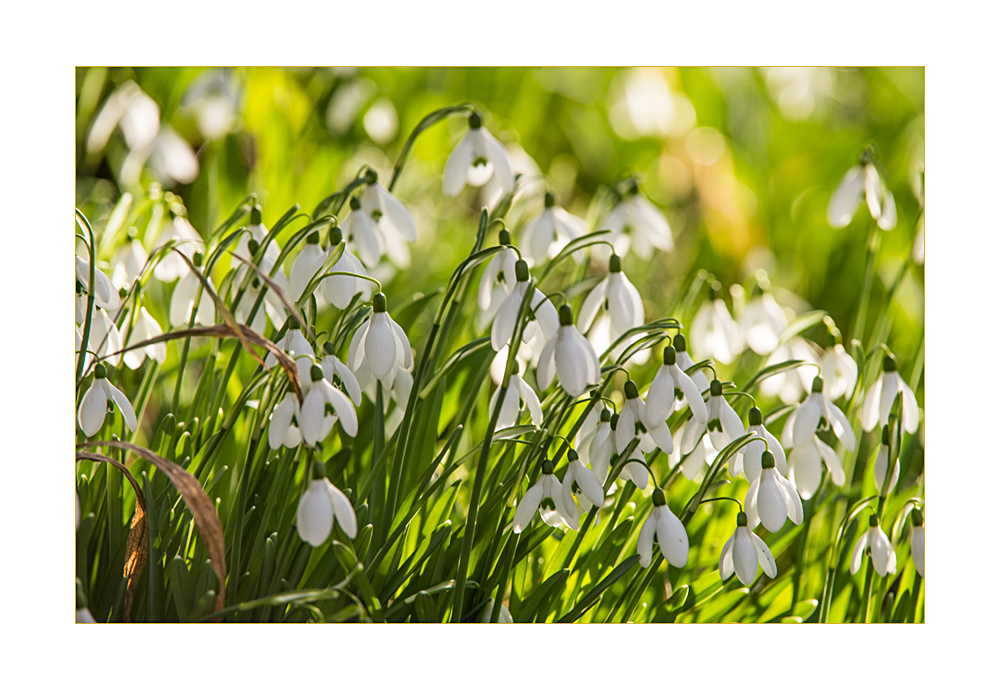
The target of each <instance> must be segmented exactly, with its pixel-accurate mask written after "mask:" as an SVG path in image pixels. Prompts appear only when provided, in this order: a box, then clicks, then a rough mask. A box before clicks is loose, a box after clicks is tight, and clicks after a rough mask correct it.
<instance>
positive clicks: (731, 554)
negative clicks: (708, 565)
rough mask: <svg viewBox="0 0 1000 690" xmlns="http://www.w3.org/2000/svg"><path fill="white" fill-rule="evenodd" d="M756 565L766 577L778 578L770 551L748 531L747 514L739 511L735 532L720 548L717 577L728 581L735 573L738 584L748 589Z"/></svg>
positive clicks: (754, 575)
mask: <svg viewBox="0 0 1000 690" xmlns="http://www.w3.org/2000/svg"><path fill="white" fill-rule="evenodd" d="M758 563H760V567H761V568H763V569H764V573H765V574H766V575H767V576H768V577H770V578H775V577H777V576H778V566H777V564H776V563H775V562H774V556H772V555H771V550H770V549H769V548H767V544H765V543H764V540H763V539H761V538H760V537H758V536H757V535H756V534H754V533H753V532H751V531H750V528H749V527H747V514H746V513H744V512H743V511H742V510H741V511H740V512H739V513H737V515H736V532H734V533H733V536H731V537H729V541H727V542H726V545H725V546H723V547H722V554H721V555H720V556H719V576H720V577H721V578H722V579H723V580H728V579H729V577H730V576H732V574H733V571H735V572H736V577H738V578H739V580H740V582H742V583H743V584H745V585H746V586H747V587H749V586H750V585H751V584H753V581H754V580H755V579H756V578H757V564H758Z"/></svg>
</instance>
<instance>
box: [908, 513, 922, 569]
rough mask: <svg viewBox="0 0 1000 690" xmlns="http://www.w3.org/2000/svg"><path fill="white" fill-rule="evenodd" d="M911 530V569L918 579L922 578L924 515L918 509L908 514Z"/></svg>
mask: <svg viewBox="0 0 1000 690" xmlns="http://www.w3.org/2000/svg"><path fill="white" fill-rule="evenodd" d="M910 519H911V520H912V521H913V528H912V530H911V531H910V556H912V557H913V567H914V568H916V569H917V573H919V574H920V577H923V576H924V514H923V513H922V512H921V511H920V509H919V508H915V509H914V510H913V512H912V513H910Z"/></svg>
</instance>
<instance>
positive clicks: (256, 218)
mask: <svg viewBox="0 0 1000 690" xmlns="http://www.w3.org/2000/svg"><path fill="white" fill-rule="evenodd" d="M262 210H263V209H261V207H260V204H254V207H253V208H252V209H250V225H260V221H261V211H262Z"/></svg>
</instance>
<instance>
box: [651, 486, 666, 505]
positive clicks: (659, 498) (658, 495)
mask: <svg viewBox="0 0 1000 690" xmlns="http://www.w3.org/2000/svg"><path fill="white" fill-rule="evenodd" d="M653 505H654V506H665V505H667V497H666V496H664V495H663V489H653Z"/></svg>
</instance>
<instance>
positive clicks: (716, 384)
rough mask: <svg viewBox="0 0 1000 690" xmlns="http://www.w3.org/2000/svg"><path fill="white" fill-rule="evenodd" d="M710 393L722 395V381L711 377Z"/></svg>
mask: <svg viewBox="0 0 1000 690" xmlns="http://www.w3.org/2000/svg"><path fill="white" fill-rule="evenodd" d="M709 388H710V389H711V393H712V395H714V396H716V397H718V396H720V395H722V381H720V380H719V379H712V383H711V384H710V385H709Z"/></svg>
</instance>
